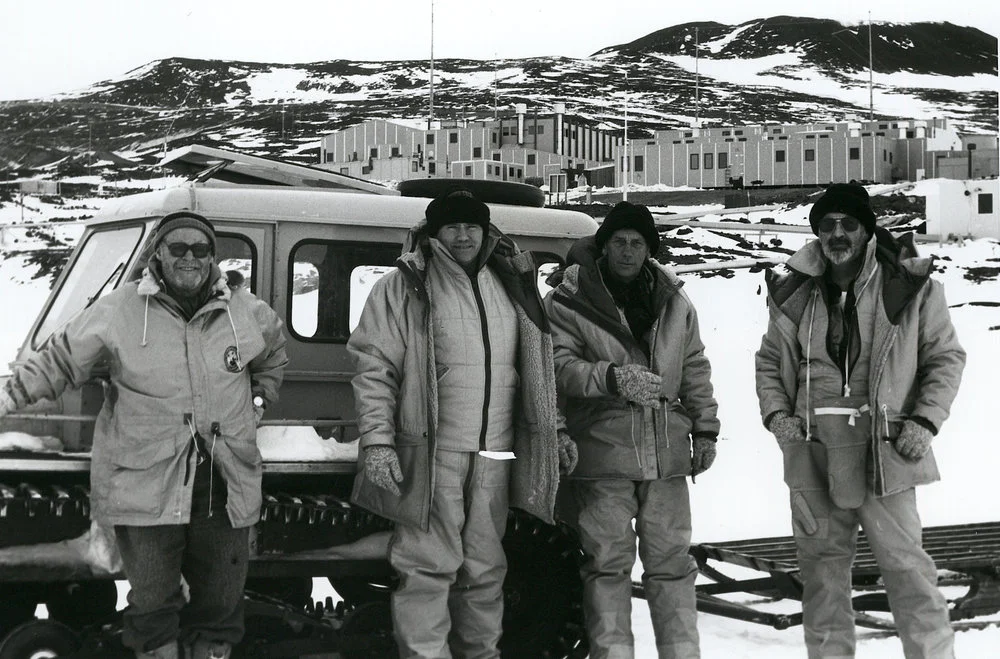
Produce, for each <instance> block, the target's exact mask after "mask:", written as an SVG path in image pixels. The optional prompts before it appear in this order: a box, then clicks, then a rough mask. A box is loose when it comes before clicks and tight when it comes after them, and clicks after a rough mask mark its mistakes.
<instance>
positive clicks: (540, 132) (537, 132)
mask: <svg viewBox="0 0 1000 659" xmlns="http://www.w3.org/2000/svg"><path fill="white" fill-rule="evenodd" d="M544 133H545V126H538V127H537V128H535V135H543V134H544Z"/></svg>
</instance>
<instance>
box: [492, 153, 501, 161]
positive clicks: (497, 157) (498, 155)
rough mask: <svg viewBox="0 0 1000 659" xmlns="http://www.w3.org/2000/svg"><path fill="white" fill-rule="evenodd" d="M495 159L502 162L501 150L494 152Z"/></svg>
mask: <svg viewBox="0 0 1000 659" xmlns="http://www.w3.org/2000/svg"><path fill="white" fill-rule="evenodd" d="M493 160H495V161H497V162H500V152H499V151H494V152H493Z"/></svg>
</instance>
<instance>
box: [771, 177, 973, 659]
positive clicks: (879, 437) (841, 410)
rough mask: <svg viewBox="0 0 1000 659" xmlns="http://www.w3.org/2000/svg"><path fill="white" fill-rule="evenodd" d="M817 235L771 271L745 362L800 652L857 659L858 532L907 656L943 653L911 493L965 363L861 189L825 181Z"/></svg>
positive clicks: (935, 292)
mask: <svg viewBox="0 0 1000 659" xmlns="http://www.w3.org/2000/svg"><path fill="white" fill-rule="evenodd" d="M809 224H810V226H811V227H812V230H813V232H814V233H815V234H816V236H817V240H815V241H812V242H809V243H808V244H806V245H805V246H804V247H803V248H802V249H800V250H799V251H797V252H796V253H795V254H793V255H792V256H791V257H790V258H789V259H788V261H787V263H786V264H785V265H784V266H780V267H777V268H775V269H774V270H773V271H771V272H768V273H767V276H766V281H767V291H768V310H769V313H770V321H769V323H768V328H767V332H766V334H765V335H764V337H763V340H762V341H761V346H760V350H759V351H758V352H757V355H756V372H757V396H758V399H759V402H760V413H761V418H762V419H763V422H764V426H765V427H766V428H767V429H768V430H769V431H770V432H771V433H773V434H774V436H775V438H776V439H777V442H778V445H779V447H780V448H781V451H782V455H783V463H784V477H785V482H786V484H787V485H788V488H789V492H790V497H791V509H792V530H793V535H794V537H795V543H796V547H797V549H798V563H799V570H800V575H801V578H802V581H803V587H804V590H803V594H802V614H803V631H804V633H805V641H806V647H807V649H808V652H809V656H810V657H853V656H854V648H855V636H854V612H853V608H852V604H851V597H852V592H851V564H852V563H853V561H854V554H855V545H856V542H857V534H858V528H859V526H860V527H861V528H863V529H864V530H865V534H866V535H867V537H868V542H869V544H870V545H871V548H872V552H873V554H874V555H875V558H876V561H877V562H878V565H879V569H880V570H881V572H882V580H883V582H884V583H885V589H886V592H887V594H888V597H889V604H890V607H891V608H892V613H893V617H894V619H895V623H896V629H897V630H898V632H899V636H900V639H901V640H902V642H903V652H904V654H905V655H906V657H907V658H908V659H918V658H922V659H931V658H934V659H948V658H951V657H954V649H953V644H954V641H953V634H952V630H951V627H950V625H949V618H948V605H947V602H946V601H945V599H944V597H943V595H942V594H941V592H940V591H939V590H938V588H937V571H936V569H935V567H934V562H933V560H932V559H931V557H930V556H929V555H928V554H927V553H926V552H925V551H924V550H923V549H922V548H921V544H920V542H921V525H920V518H919V516H918V515H917V505H916V494H915V489H914V488H915V487H916V486H917V485H921V484H924V483H930V482H933V481H936V480H938V478H939V475H938V469H937V464H936V463H935V461H934V454H933V451H932V450H931V441H932V439H933V438H934V436H935V435H936V434H937V432H938V431H939V430H940V429H941V424H942V423H943V422H944V420H945V419H946V418H947V417H948V413H949V410H950V408H951V404H952V401H953V400H954V398H955V395H956V394H957V392H958V386H959V383H960V381H961V378H962V370H963V368H964V365H965V351H964V350H963V349H962V347H961V345H960V344H959V342H958V337H957V336H956V334H955V328H954V326H953V325H952V322H951V317H950V315H949V313H948V305H947V303H946V301H945V297H944V288H943V287H942V286H941V284H940V283H939V282H937V281H934V280H932V279H931V278H930V275H931V273H932V272H933V263H932V259H928V258H919V257H918V256H917V252H916V249H915V247H914V244H913V236H912V234H907V235H905V236H903V237H901V238H899V239H897V238H895V237H893V236H892V235H891V234H890V233H889V232H888V231H887V230H885V229H883V228H881V227H879V226H878V225H877V224H876V222H875V213H874V211H873V209H872V205H871V200H870V199H869V196H868V192H867V191H866V190H865V188H863V187H861V186H858V185H854V184H844V183H838V184H833V185H830V186H829V187H828V188H827V189H826V191H825V192H824V193H823V195H822V196H821V197H820V198H819V199H818V200H817V201H816V203H815V204H813V207H812V209H811V211H810V213H809Z"/></svg>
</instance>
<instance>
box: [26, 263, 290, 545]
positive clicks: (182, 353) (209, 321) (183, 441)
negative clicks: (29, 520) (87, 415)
mask: <svg viewBox="0 0 1000 659" xmlns="http://www.w3.org/2000/svg"><path fill="white" fill-rule="evenodd" d="M210 277H212V278H213V282H214V284H213V291H212V295H211V297H210V298H209V300H208V301H207V302H206V303H205V304H204V305H203V306H202V307H201V308H199V309H198V310H197V311H196V312H195V314H194V316H193V317H192V318H191V320H190V321H187V320H185V319H184V317H183V315H182V314H181V312H180V310H179V308H178V305H177V303H176V302H174V301H173V299H172V298H170V297H169V296H168V295H167V294H166V293H164V292H163V289H162V287H161V286H160V283H159V282H158V281H157V279H156V278H155V277H154V276H153V275H152V274H151V273H150V271H149V269H147V270H146V271H145V272H144V275H143V278H142V279H141V280H139V281H137V282H131V283H129V284H126V285H125V286H123V287H122V288H120V289H118V290H116V291H113V292H112V293H109V294H108V295H106V296H104V297H101V298H99V299H97V300H95V301H94V302H93V303H92V304H91V305H90V306H88V307H86V308H85V309H83V310H82V311H81V312H80V313H78V314H77V315H76V316H74V317H73V318H72V319H71V320H70V321H69V322H68V323H67V324H66V326H65V327H63V328H62V329H60V330H57V331H56V332H55V333H53V335H52V336H51V337H50V338H49V339H48V340H47V342H46V343H45V345H44V346H43V347H42V348H41V349H40V350H39V351H38V352H37V353H35V354H34V355H32V356H31V357H30V358H29V359H28V360H27V361H26V362H25V363H24V364H23V365H21V366H20V367H19V368H18V369H17V370H16V371H15V372H14V373H13V374H12V376H11V379H10V381H9V382H8V393H9V394H10V395H11V397H12V398H13V399H14V400H15V402H16V403H17V404H18V407H23V406H25V405H28V404H30V403H33V402H36V401H38V400H41V399H44V398H49V399H51V398H55V397H56V396H58V395H59V394H60V393H61V392H62V391H63V390H64V389H66V388H69V387H77V386H80V385H81V384H83V383H84V382H85V381H86V380H87V378H89V377H90V371H91V369H92V368H93V367H94V366H95V365H97V364H98V363H99V362H102V361H104V362H106V364H107V369H108V374H109V378H108V381H107V382H106V384H105V388H104V389H105V396H104V404H103V406H102V408H101V410H100V413H99V414H98V417H97V421H96V424H95V427H94V441H93V447H92V453H91V464H90V482H91V503H92V511H93V512H92V514H93V516H94V518H95V519H97V520H98V521H101V522H102V523H105V524H107V525H109V526H110V525H116V524H121V525H130V526H152V525H161V524H186V523H188V522H189V521H190V511H191V496H192V489H193V485H194V472H195V466H196V464H197V460H198V458H199V451H198V441H196V439H195V437H196V436H197V437H198V438H199V439H200V440H202V441H201V444H202V447H203V449H204V450H205V452H206V453H207V456H206V457H207V459H210V460H212V461H213V462H214V465H215V467H216V468H217V469H218V472H219V474H220V475H221V476H222V478H223V479H224V480H225V481H226V485H227V490H228V501H227V504H226V510H227V513H228V516H229V520H230V522H231V523H232V525H233V527H234V528H241V527H246V526H251V525H253V524H255V523H256V522H257V521H258V519H259V518H260V506H261V472H262V470H261V455H260V451H259V450H258V449H257V443H256V419H255V416H254V409H253V402H252V400H253V396H254V395H260V396H263V398H264V399H265V400H266V401H268V402H271V403H273V402H275V401H276V400H277V399H278V387H279V386H280V383H281V379H282V375H283V371H284V367H285V365H286V364H287V363H288V357H287V355H286V353H285V336H284V333H283V323H282V321H281V319H280V318H278V316H277V314H275V313H274V311H273V310H272V309H271V308H270V307H269V306H268V305H267V304H265V303H264V302H263V301H261V300H259V299H258V298H256V297H255V296H254V295H253V294H252V293H250V292H248V291H245V290H242V289H238V290H236V291H231V290H230V289H229V288H228V287H227V286H226V281H225V279H224V278H223V277H222V276H221V273H220V272H219V269H218V267H217V266H214V265H213V266H212V274H211V275H210Z"/></svg>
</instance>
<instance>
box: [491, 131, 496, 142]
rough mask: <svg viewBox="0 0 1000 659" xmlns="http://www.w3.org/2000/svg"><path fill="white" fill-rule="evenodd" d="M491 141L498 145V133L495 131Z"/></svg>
mask: <svg viewBox="0 0 1000 659" xmlns="http://www.w3.org/2000/svg"><path fill="white" fill-rule="evenodd" d="M490 141H491V142H492V143H493V144H496V143H497V133H496V131H493V132H492V133H490Z"/></svg>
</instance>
